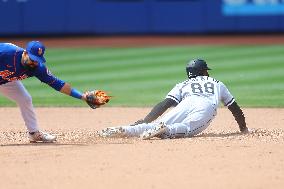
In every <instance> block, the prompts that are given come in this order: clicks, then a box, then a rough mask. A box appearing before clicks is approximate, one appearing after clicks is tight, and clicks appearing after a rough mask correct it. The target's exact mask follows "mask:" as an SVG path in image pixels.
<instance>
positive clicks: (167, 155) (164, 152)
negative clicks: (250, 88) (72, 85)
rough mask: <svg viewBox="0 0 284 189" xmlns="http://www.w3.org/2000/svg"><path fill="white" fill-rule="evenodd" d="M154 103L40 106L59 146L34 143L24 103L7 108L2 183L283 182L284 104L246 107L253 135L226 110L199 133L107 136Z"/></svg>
mask: <svg viewBox="0 0 284 189" xmlns="http://www.w3.org/2000/svg"><path fill="white" fill-rule="evenodd" d="M149 110H150V108H110V107H106V108H101V109H97V110H95V111H93V110H91V109H89V108H36V113H37V115H38V120H39V124H40V126H41V128H42V129H44V130H47V131H50V132H52V133H54V134H56V135H57V136H58V141H57V142H56V143H54V144H30V143H29V142H28V140H27V135H26V132H25V127H24V125H23V121H22V118H21V116H20V112H19V110H18V108H0V118H1V120H2V121H1V124H0V144H1V146H0V164H1V172H0V178H1V182H0V188H5V189H17V188H19V189H23V188H29V189H30V188H49V189H53V188H69V189H72V188H74V189H75V188H76V189H77V188H117V189H118V188H129V189H130V188H131V189H133V188H137V189H140V188H141V189H142V188H143V189H145V188H163V189H167V188H218V189H222V188H223V189H225V188H226V189H227V188H231V189H237V188H260V189H261V188H265V189H267V188H274V189H277V188H279V189H280V188H283V186H284V150H283V149H284V128H283V125H284V118H283V115H284V109H244V113H245V114H246V117H247V122H248V126H249V127H250V128H253V129H254V131H253V132H252V133H251V134H249V135H241V134H239V133H238V126H237V124H236V122H235V121H234V119H233V116H232V115H231V113H230V112H229V111H228V110H227V109H225V108H221V109H219V111H218V115H217V117H216V119H215V120H214V121H213V122H212V124H211V125H210V127H209V128H208V129H207V130H206V131H205V132H204V133H203V134H201V135H200V136H197V137H193V138H185V139H174V140H159V139H154V140H149V141H141V140H139V139H134V138H132V139H102V138H99V137H97V136H96V131H97V130H100V129H102V128H104V127H108V126H118V125H125V124H129V123H132V122H134V121H136V120H137V119H139V118H142V117H143V116H144V115H145V114H146V113H147V112H148V111H149Z"/></svg>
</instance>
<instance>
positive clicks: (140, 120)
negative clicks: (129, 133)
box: [130, 119, 145, 126]
mask: <svg viewBox="0 0 284 189" xmlns="http://www.w3.org/2000/svg"><path fill="white" fill-rule="evenodd" d="M141 123H145V121H144V119H139V120H137V121H135V122H134V123H132V124H130V126H135V125H138V124H141Z"/></svg>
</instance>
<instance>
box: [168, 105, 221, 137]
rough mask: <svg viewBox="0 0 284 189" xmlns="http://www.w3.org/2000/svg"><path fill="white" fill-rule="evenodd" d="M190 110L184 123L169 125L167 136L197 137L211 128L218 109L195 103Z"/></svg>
mask: <svg viewBox="0 0 284 189" xmlns="http://www.w3.org/2000/svg"><path fill="white" fill-rule="evenodd" d="M188 110H189V111H187V113H186V117H185V118H184V119H183V120H182V121H180V122H174V123H171V124H168V125H167V128H168V130H167V132H166V133H165V135H167V136H168V137H170V138H179V137H191V136H194V135H197V134H199V133H201V132H202V131H203V130H205V129H206V128H207V127H208V126H209V124H210V122H211V121H212V120H213V119H214V117H215V115H216V109H215V108H214V107H212V105H211V104H210V103H207V102H199V103H198V104H194V103H193V104H192V105H191V106H190V108H189V109H188ZM164 137H165V136H164Z"/></svg>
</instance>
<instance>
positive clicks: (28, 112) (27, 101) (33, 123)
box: [0, 81, 38, 132]
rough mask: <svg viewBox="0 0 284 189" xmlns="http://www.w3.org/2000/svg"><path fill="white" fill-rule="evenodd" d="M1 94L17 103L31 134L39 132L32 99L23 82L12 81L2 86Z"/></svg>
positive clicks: (0, 87) (0, 86)
mask: <svg viewBox="0 0 284 189" xmlns="http://www.w3.org/2000/svg"><path fill="white" fill-rule="evenodd" d="M0 93H2V94H3V95H4V96H5V97H7V98H9V99H10V100H12V101H14V102H16V103H17V105H18V106H19V107H20V111H21V114H22V117H23V119H24V122H25V125H26V127H27V129H28V131H29V132H35V131H38V124H37V120H36V115H35V112H34V107H33V104H32V97H31V95H30V94H29V93H28V91H27V90H26V88H25V87H24V85H23V84H22V82H21V81H12V82H8V83H5V84H3V85H0Z"/></svg>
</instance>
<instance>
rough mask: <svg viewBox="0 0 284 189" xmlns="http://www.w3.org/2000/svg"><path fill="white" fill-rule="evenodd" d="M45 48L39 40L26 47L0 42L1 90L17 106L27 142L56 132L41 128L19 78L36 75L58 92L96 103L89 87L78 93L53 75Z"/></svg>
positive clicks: (47, 139) (43, 139) (46, 138)
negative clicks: (24, 126) (26, 134)
mask: <svg viewBox="0 0 284 189" xmlns="http://www.w3.org/2000/svg"><path fill="white" fill-rule="evenodd" d="M44 52H45V46H44V45H43V44H42V43H41V42H39V41H31V42H29V43H28V44H27V47H26V49H23V48H21V47H18V46H16V45H14V44H11V43H0V92H1V93H2V94H3V95H4V96H6V97H7V98H9V99H11V100H13V101H15V102H16V103H17V104H18V106H19V107H20V110H21V114H22V117H23V119H24V122H25V125H26V127H27V130H28V132H29V140H30V142H39V141H40V142H53V141H55V140H56V136H54V135H51V134H49V133H46V132H43V131H40V129H39V126H38V123H37V120H36V115H35V112H34V108H33V104H32V97H31V95H30V94H29V93H28V91H27V90H26V89H25V87H24V85H23V84H22V82H21V81H19V80H22V79H26V78H28V77H33V76H35V77H36V78H38V79H39V80H40V81H41V82H44V83H46V84H47V85H49V86H50V87H52V88H54V89H55V90H57V91H60V92H61V93H64V94H67V95H70V96H72V97H74V98H77V99H81V100H84V101H86V102H87V103H88V105H90V106H91V108H97V107H99V105H97V104H94V103H93V100H94V99H93V96H92V94H90V92H89V91H88V92H85V93H81V92H80V91H78V90H76V89H74V88H71V86H70V84H68V83H66V82H65V81H62V80H61V79H59V78H57V77H55V76H54V75H53V74H52V73H51V72H50V71H49V70H48V68H47V67H46V64H45V62H46V61H45V58H44V56H43V55H44Z"/></svg>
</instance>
